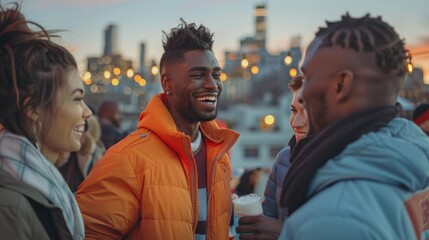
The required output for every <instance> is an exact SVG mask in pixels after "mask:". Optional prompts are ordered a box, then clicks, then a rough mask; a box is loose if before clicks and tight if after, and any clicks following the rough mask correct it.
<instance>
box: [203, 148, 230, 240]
mask: <svg viewBox="0 0 429 240" xmlns="http://www.w3.org/2000/svg"><path fill="white" fill-rule="evenodd" d="M232 142H233V140H231V141H229V142H228V144H227V145H226V148H225V149H224V150H223V151H222V152H220V154H218V155H217V156H216V158H215V160H214V161H213V163H212V168H211V170H212V171H211V177H210V179H209V180H210V192H209V195H208V198H207V201H208V202H207V235H206V236H207V240H210V235H209V234H208V233H209V232H210V231H209V229H210V226H211V225H210V220H211V219H212V218H211V217H210V216H211V214H210V213H211V208H210V199H211V195H212V192H213V181H214V174H215V171H216V165H217V162H218V161H219V160H220V159H221V157H222V156H224V155H225V154H226V152H227V151H226V149H230V147H231V146H232ZM224 171H226V169H225V167H224ZM226 172H227V171H226ZM225 177H226V184H227V186H228V194H230V192H231V189H230V187H229V181H228V176H227V173H225ZM231 204H232V203H231ZM231 204H230V205H229V213H230V214H229V218H230V219H229V221H231V215H232V213H231V211H232V207H231Z"/></svg>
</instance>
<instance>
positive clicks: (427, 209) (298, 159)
mask: <svg viewBox="0 0 429 240" xmlns="http://www.w3.org/2000/svg"><path fill="white" fill-rule="evenodd" d="M410 59H411V57H410V56H409V54H408V52H407V51H406V50H405V49H404V42H403V40H402V39H401V38H400V37H399V36H398V34H397V33H396V32H395V30H394V29H393V28H392V27H391V26H390V25H389V24H387V23H386V22H384V21H383V20H382V19H381V17H378V18H374V17H371V16H369V15H366V16H364V17H361V18H353V17H351V16H349V15H348V14H347V15H345V16H343V17H342V19H341V21H338V22H327V27H325V28H321V29H320V30H319V31H318V32H317V33H316V37H315V39H314V40H313V41H312V42H311V44H310V45H309V47H308V49H307V51H306V56H305V59H304V62H303V65H302V67H301V68H302V72H303V75H304V85H303V87H302V93H301V94H302V102H303V104H304V107H305V108H306V110H307V112H308V118H309V122H310V133H309V136H308V137H307V138H305V139H303V140H302V141H300V142H299V143H298V144H297V146H296V149H295V151H294V154H293V155H292V157H291V163H292V165H291V168H290V169H289V172H288V174H287V176H286V178H285V182H284V185H283V186H284V188H283V193H282V196H281V204H282V205H283V206H284V207H286V208H287V209H288V214H289V217H288V218H287V220H286V221H285V222H284V225H283V229H282V233H281V235H280V238H279V239H288V240H291V239H300V240H305V239H330V240H336V239H348V240H350V239H356V240H357V239H359V240H361V239H407V240H409V239H427V238H428V237H429V234H428V231H427V229H428V227H429V190H428V189H427V187H428V186H429V148H428V146H429V138H428V137H427V136H425V135H424V134H423V133H422V131H421V130H419V129H418V127H417V126H416V125H415V124H413V123H412V122H410V121H408V120H406V119H401V118H397V117H396V116H397V115H398V111H399V110H398V108H397V107H396V100H397V96H398V92H399V90H400V89H401V87H402V84H403V81H404V76H405V74H406V65H407V60H410Z"/></svg>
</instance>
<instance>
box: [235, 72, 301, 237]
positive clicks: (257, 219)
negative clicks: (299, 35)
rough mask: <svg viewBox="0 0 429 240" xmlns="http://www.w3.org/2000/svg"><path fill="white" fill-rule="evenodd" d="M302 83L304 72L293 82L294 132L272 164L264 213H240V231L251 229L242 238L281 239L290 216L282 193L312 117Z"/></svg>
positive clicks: (290, 86)
mask: <svg viewBox="0 0 429 240" xmlns="http://www.w3.org/2000/svg"><path fill="white" fill-rule="evenodd" d="M301 87H302V76H296V77H295V78H293V79H292V81H291V82H290V83H289V88H290V90H291V92H292V96H293V97H292V102H291V104H290V111H291V114H290V119H289V123H290V126H291V127H292V130H293V132H294V135H293V136H292V137H291V139H290V141H289V144H288V145H289V146H288V147H285V148H283V149H282V150H280V152H279V153H278V154H277V157H276V160H275V162H274V164H273V166H272V168H271V171H270V174H269V178H268V181H267V184H266V187H265V193H264V196H265V199H264V201H263V202H262V208H263V210H264V214H263V215H260V216H248V217H240V219H239V222H238V223H239V226H238V227H237V229H236V232H237V233H251V234H252V235H243V236H241V237H240V239H244V240H245V239H247V238H249V239H277V238H278V237H279V235H280V232H281V229H282V224H283V221H284V220H285V218H286V217H287V210H286V209H285V208H282V207H280V194H281V192H282V189H283V181H284V179H285V177H286V173H287V171H288V169H289V166H290V161H289V159H290V156H291V152H292V151H293V149H294V147H295V145H296V143H297V142H299V141H301V140H302V139H303V138H305V137H306V136H307V134H308V129H309V125H308V120H307V114H306V112H305V109H304V106H303V105H302V104H301V102H300V97H299V91H300V89H301Z"/></svg>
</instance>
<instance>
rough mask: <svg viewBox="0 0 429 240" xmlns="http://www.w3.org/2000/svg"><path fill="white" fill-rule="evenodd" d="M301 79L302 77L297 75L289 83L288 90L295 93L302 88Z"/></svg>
mask: <svg viewBox="0 0 429 240" xmlns="http://www.w3.org/2000/svg"><path fill="white" fill-rule="evenodd" d="M302 79H303V77H302V76H301V75H298V76H296V77H294V78H292V80H291V81H290V82H289V89H290V90H291V91H293V92H294V91H296V90H298V89H300V88H301V87H302Z"/></svg>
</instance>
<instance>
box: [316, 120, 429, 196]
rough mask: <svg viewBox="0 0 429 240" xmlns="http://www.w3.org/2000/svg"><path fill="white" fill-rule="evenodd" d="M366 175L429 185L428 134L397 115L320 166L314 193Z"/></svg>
mask: <svg viewBox="0 0 429 240" xmlns="http://www.w3.org/2000/svg"><path fill="white" fill-rule="evenodd" d="M352 179H356V180H358V179H365V180H369V181H377V182H380V183H384V184H389V185H394V186H398V187H400V188H403V189H406V190H410V191H419V190H422V189H425V188H426V187H427V186H429V138H428V137H427V136H426V135H425V134H424V133H423V132H422V131H421V130H420V128H418V127H417V126H416V125H415V124H413V123H412V122H410V121H408V120H406V119H401V118H395V119H393V120H391V121H390V122H389V123H388V124H387V126H385V127H383V128H381V129H380V130H378V131H377V132H371V133H368V134H365V135H363V136H362V137H360V138H359V139H358V140H356V141H354V142H353V143H351V144H349V145H348V146H347V147H346V148H345V149H344V150H343V151H342V152H341V153H340V154H339V155H337V156H336V157H334V158H332V159H330V160H329V161H328V162H327V163H326V164H325V165H324V166H323V167H322V168H320V169H319V170H318V171H317V173H316V175H315V177H314V180H313V182H312V184H311V186H310V190H309V194H310V195H313V194H315V193H317V192H319V191H321V190H322V189H324V188H326V187H328V186H330V185H332V184H334V183H335V182H338V181H342V180H352Z"/></svg>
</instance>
